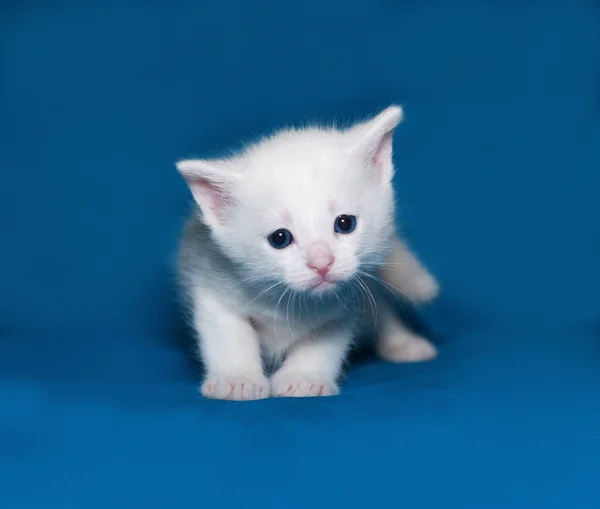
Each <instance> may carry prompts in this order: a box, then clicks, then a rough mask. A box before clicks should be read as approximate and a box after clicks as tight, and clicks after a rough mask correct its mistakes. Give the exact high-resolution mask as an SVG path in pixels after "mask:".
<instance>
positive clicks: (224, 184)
mask: <svg viewBox="0 0 600 509" xmlns="http://www.w3.org/2000/svg"><path fill="white" fill-rule="evenodd" d="M176 166H177V169H178V170H179V173H181V175H182V176H183V178H184V179H185V181H186V182H187V185H188V186H189V188H190V191H191V192H192V196H193V197H194V200H196V203H197V204H198V205H199V206H200V210H201V211H202V214H203V216H204V218H205V220H206V221H207V223H208V224H209V226H211V227H213V228H215V227H218V226H219V225H221V224H223V222H224V220H225V212H226V210H227V208H228V207H229V206H231V204H232V203H233V201H234V200H233V186H234V184H235V181H236V180H237V179H238V178H239V174H237V173H236V172H235V170H234V169H233V168H232V165H231V163H230V162H228V161H219V160H204V159H186V160H184V161H179V162H178V163H176Z"/></svg>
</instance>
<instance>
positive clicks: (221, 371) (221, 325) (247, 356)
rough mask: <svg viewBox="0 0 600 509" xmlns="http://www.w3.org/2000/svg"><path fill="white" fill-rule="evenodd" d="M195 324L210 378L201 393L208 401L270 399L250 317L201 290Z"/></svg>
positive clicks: (203, 384)
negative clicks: (209, 399) (249, 320)
mask: <svg viewBox="0 0 600 509" xmlns="http://www.w3.org/2000/svg"><path fill="white" fill-rule="evenodd" d="M194 325H195V327H196V331H197V333H198V343H199V347H200V353H201V355H202V360H203V362H204V367H205V370H206V376H205V379H204V382H203V383H202V385H201V387H200V392H201V393H202V395H203V396H204V397H206V398H211V399H230V400H250V399H262V398H267V397H268V396H269V381H268V380H267V378H266V377H265V376H264V373H263V368H262V360H261V355H260V346H259V343H258V337H257V334H256V331H255V330H254V329H253V328H252V326H251V325H250V323H249V322H248V320H247V318H246V317H244V316H240V315H239V314H238V313H236V312H235V311H234V310H232V309H231V308H230V307H229V306H228V305H227V304H225V303H224V302H223V301H222V299H219V296H218V295H215V294H214V293H212V292H210V291H207V290H205V289H197V291H196V292H195V295H194Z"/></svg>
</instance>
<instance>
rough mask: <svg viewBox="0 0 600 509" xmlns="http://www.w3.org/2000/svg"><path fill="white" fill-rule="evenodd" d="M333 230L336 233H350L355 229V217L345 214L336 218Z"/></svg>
mask: <svg viewBox="0 0 600 509" xmlns="http://www.w3.org/2000/svg"><path fill="white" fill-rule="evenodd" d="M333 228H334V230H335V231H336V232H337V233H352V232H353V231H354V229H355V228H356V217H355V216H349V215H346V214H343V215H341V216H338V217H337V218H336V220H335V224H334V226H333Z"/></svg>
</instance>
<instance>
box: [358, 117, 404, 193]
mask: <svg viewBox="0 0 600 509" xmlns="http://www.w3.org/2000/svg"><path fill="white" fill-rule="evenodd" d="M403 116H404V112H403V110H402V108H401V107H400V106H390V107H389V108H386V109H385V110H383V111H382V112H381V113H379V114H378V115H376V116H375V117H373V118H372V119H371V120H367V121H366V122H363V123H362V124H359V125H357V126H354V127H353V128H352V129H351V133H352V135H353V136H355V139H354V140H353V145H354V149H355V150H357V151H359V153H360V154H361V156H362V157H364V158H365V163H366V164H367V165H368V166H369V167H371V168H372V169H373V170H374V171H375V176H376V178H378V179H379V180H380V181H382V182H389V181H391V180H392V177H393V175H394V164H393V161H392V139H393V137H394V130H395V129H396V127H397V126H398V124H399V123H400V122H402V117H403Z"/></svg>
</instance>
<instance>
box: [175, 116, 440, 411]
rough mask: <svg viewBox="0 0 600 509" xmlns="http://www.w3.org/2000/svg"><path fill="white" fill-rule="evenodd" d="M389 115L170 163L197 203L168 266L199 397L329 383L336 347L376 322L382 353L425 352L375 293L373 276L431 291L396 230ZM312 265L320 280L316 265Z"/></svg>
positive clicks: (305, 392)
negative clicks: (346, 230) (188, 319)
mask: <svg viewBox="0 0 600 509" xmlns="http://www.w3.org/2000/svg"><path fill="white" fill-rule="evenodd" d="M401 118H402V109H401V108H399V107H397V106H392V107H390V108H388V109H386V110H385V111H383V112H382V113H380V114H379V115H377V116H376V117H374V118H373V119H371V120H368V121H367V122H364V123H360V124H357V125H356V126H354V127H352V128H350V129H347V130H343V131H342V130H338V129H324V128H318V127H314V128H309V129H304V130H286V131H282V132H279V133H277V134H275V135H273V136H272V137H270V138H268V139H265V140H263V141H261V142H260V143H258V144H256V145H253V146H250V147H248V148H247V149H246V150H244V151H243V152H242V153H240V154H238V155H237V156H235V157H232V158H229V159H222V160H193V159H192V160H185V161H181V162H179V163H178V164H177V167H178V169H179V171H180V172H181V174H182V175H183V176H184V178H185V179H186V181H187V182H188V184H189V186H190V189H191V191H192V194H193V196H194V199H195V201H196V203H197V205H198V209H197V210H196V211H195V213H194V215H193V216H192V218H191V219H190V221H189V223H188V226H187V228H186V232H185V235H184V238H183V241H182V247H181V260H180V261H181V263H180V275H181V282H182V284H183V288H184V290H185V295H186V296H187V297H188V298H189V301H188V302H189V307H190V309H191V312H192V321H193V325H194V328H195V329H196V332H197V334H198V342H199V350H200V354H201V357H202V360H203V362H204V365H205V368H206V378H205V380H204V383H203V384H202V387H201V392H202V394H203V395H204V396H206V397H209V398H218V399H235V400H240V399H259V398H263V397H267V396H268V395H269V394H270V395H272V396H329V395H334V394H338V392H339V388H338V385H337V383H338V379H339V376H340V373H341V370H342V367H343V364H344V360H345V358H346V354H347V351H348V349H349V348H351V346H352V343H353V341H354V340H355V339H356V337H357V336H358V335H359V333H361V332H362V331H365V330H371V331H372V329H369V327H374V326H375V325H377V332H378V334H377V336H378V338H379V343H378V345H379V346H378V348H377V350H378V351H379V352H380V353H381V355H382V357H384V358H386V359H388V360H392V361H418V360H427V359H430V358H433V357H434V356H435V353H436V352H435V348H434V347H433V346H432V345H431V344H430V343H428V342H427V341H426V340H424V339H422V338H419V337H418V336H416V335H415V334H414V333H412V332H410V331H409V330H408V329H406V327H404V326H403V325H402V324H401V323H400V321H399V320H398V318H397V317H395V316H394V315H393V313H392V312H391V310H390V309H388V308H387V307H386V306H385V303H384V300H383V298H382V296H381V295H380V294H381V293H382V286H381V283H380V281H381V278H380V276H381V277H383V278H384V279H385V280H386V281H387V282H385V283H384V285H386V286H388V288H390V287H391V288H395V290H396V291H397V292H398V293H399V294H400V295H404V296H405V297H406V298H407V299H409V300H411V301H413V302H424V301H428V300H431V299H432V298H434V297H435V296H436V295H437V292H438V286H437V283H436V281H435V279H434V278H433V277H432V276H431V275H430V274H429V273H428V272H427V271H426V270H425V269H424V268H423V267H422V265H421V264H420V263H419V262H418V260H417V259H416V258H415V257H414V255H413V254H412V253H411V252H410V250H409V249H408V248H407V247H406V245H405V244H403V243H402V242H401V241H400V240H399V239H398V238H397V237H396V235H395V230H394V193H393V188H392V176H393V172H394V168H393V164H392V135H393V132H394V129H395V127H396V126H397V124H398V123H399V122H400V121H401ZM343 214H348V215H354V216H356V217H357V226H356V229H355V230H354V231H353V232H352V233H350V234H339V233H336V232H335V231H334V222H335V220H336V218H337V217H338V216H339V215H343ZM281 228H285V229H287V230H289V231H290V232H291V233H292V235H293V238H294V241H293V243H292V244H291V245H290V246H288V247H286V248H285V249H274V248H273V247H272V246H271V245H270V244H269V242H268V241H267V237H268V236H269V235H270V234H271V233H272V232H274V231H276V230H278V229H281ZM324 264H325V265H327V267H328V269H329V272H328V273H327V274H326V276H324V277H326V280H324V279H323V276H322V275H319V273H318V272H317V271H316V269H317V268H318V267H317V266H321V268H322V267H323V266H325V265H324ZM315 265H316V266H315ZM378 271H380V272H379V275H378ZM268 369H274V370H275V372H274V374H273V375H272V377H271V380H270V383H269V380H268V379H267V376H266V375H267V374H268V373H267V371H268Z"/></svg>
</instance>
